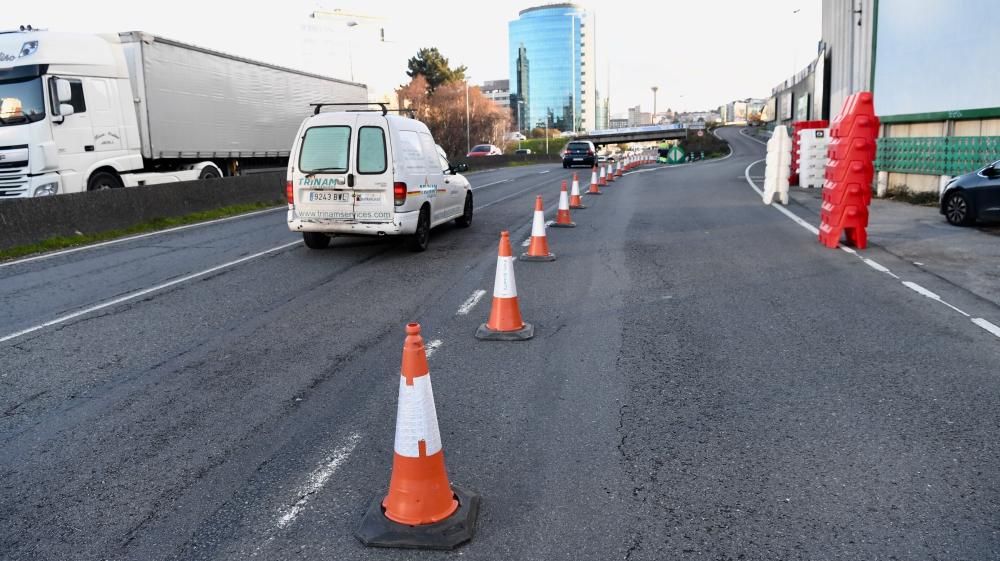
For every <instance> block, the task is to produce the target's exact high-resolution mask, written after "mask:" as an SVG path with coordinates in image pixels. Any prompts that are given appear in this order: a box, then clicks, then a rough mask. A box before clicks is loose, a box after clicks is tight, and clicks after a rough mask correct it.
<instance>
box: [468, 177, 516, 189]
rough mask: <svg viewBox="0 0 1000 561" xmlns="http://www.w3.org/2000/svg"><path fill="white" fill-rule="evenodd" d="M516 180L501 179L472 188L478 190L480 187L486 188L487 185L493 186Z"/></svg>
mask: <svg viewBox="0 0 1000 561" xmlns="http://www.w3.org/2000/svg"><path fill="white" fill-rule="evenodd" d="M511 181H514V180H513V179H501V180H500V181H494V182H493V183H487V184H486V185H477V186H475V187H473V188H472V190H473V191H478V190H480V189H485V188H487V187H492V186H494V185H500V184H501V183H510V182H511Z"/></svg>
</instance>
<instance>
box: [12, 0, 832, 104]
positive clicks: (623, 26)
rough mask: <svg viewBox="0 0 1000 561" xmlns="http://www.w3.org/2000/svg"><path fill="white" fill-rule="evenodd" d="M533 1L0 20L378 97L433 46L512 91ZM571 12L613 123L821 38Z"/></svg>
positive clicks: (736, 17) (747, 8)
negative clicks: (250, 64)
mask: <svg viewBox="0 0 1000 561" xmlns="http://www.w3.org/2000/svg"><path fill="white" fill-rule="evenodd" d="M541 3H543V2H519V3H507V2H502V3H476V4H453V3H450V2H440V1H430V2H426V3H424V4H423V5H422V7H421V9H419V10H414V9H413V6H411V5H405V4H401V3H399V2H387V1H378V0H369V1H367V2H362V1H359V0H344V1H333V0H330V1H325V2H316V1H314V0H287V1H286V2H283V3H282V4H281V6H280V9H275V8H274V7H271V8H268V9H266V10H265V9H259V10H258V9H254V8H252V7H250V8H248V7H247V4H245V3H237V2H233V1H220V2H212V3H206V2H194V1H192V0H175V1H174V2H170V3H163V4H159V5H146V4H144V5H141V6H139V5H137V4H135V3H134V2H130V1H125V0H104V1H102V2H99V5H100V9H95V6H94V4H93V3H91V4H81V3H77V2H69V1H67V0H56V1H54V2H52V3H50V4H46V5H45V7H44V9H42V8H40V7H39V6H38V5H34V4H30V3H15V4H12V5H10V6H5V10H4V11H5V14H4V15H5V20H6V21H7V22H8V23H7V25H9V26H11V27H16V26H17V25H19V24H32V25H34V26H36V27H42V28H48V29H52V30H54V31H88V32H118V31H127V30H142V31H147V32H150V33H153V34H156V35H162V36H165V37H170V38H173V39H177V40H180V41H184V42H190V43H193V44H196V45H198V46H203V47H206V48H211V49H216V50H220V51H224V52H227V53H232V54H235V55H239V56H242V57H246V58H251V59H257V60H262V61H265V62H269V63H273V64H279V65H283V66H289V67H292V68H297V69H302V70H307V71H311V72H317V73H320V74H325V75H330V76H334V77H338V78H344V79H350V78H351V75H352V74H353V75H354V77H355V80H357V81H363V82H365V83H367V84H369V86H370V90H371V92H372V93H373V94H380V93H386V92H389V91H391V90H392V89H393V88H395V87H396V86H399V85H401V84H403V83H405V82H406V81H407V80H408V79H407V77H406V74H405V69H406V60H407V59H408V58H409V57H411V56H413V55H414V54H415V53H416V52H417V50H418V49H419V48H421V47H431V46H435V47H438V48H439V49H440V50H441V52H442V53H443V54H444V55H445V56H446V57H448V58H449V59H450V61H451V63H452V65H455V66H457V65H466V66H467V67H468V75H469V76H470V77H471V81H472V83H474V84H481V83H483V82H485V81H488V80H507V79H509V80H511V81H512V82H513V81H514V80H515V79H516V77H515V76H510V75H509V74H510V71H509V61H508V45H507V24H508V22H509V21H511V20H513V19H515V18H516V17H517V13H518V11H519V10H522V9H525V8H529V7H532V6H536V5H539V4H541ZM578 4H581V5H582V6H584V7H585V8H586V9H588V10H590V11H592V12H593V13H594V15H595V18H596V20H595V29H596V42H597V44H596V58H597V64H596V72H597V84H596V86H597V90H598V91H599V93H600V96H601V97H602V98H603V97H604V96H607V95H609V94H610V98H611V107H610V111H611V114H612V115H623V114H626V113H627V109H628V108H629V107H634V106H636V105H642V106H643V107H647V108H651V107H652V103H653V101H652V93H651V92H650V89H649V88H650V85H654V84H655V85H658V86H659V87H660V90H659V94H658V102H657V105H658V108H668V107H669V108H672V109H674V110H675V111H683V110H692V111H693V110H704V109H711V108H713V107H718V106H719V105H722V104H724V103H728V102H730V101H732V100H733V99H739V98H746V97H766V96H767V95H768V94H769V93H770V90H771V87H773V86H774V85H775V84H776V83H778V82H780V81H782V80H784V79H785V78H787V77H788V76H790V75H792V74H793V72H794V71H797V70H799V69H801V68H803V67H805V66H806V64H808V63H809V62H810V61H811V60H812V59H813V58H815V56H816V46H817V42H818V41H819V36H820V0H748V1H740V2H737V1H735V0H703V1H701V2H689V3H670V4H664V3H659V2H648V1H639V2H631V3H628V4H627V7H628V9H620V6H622V5H623V4H622V3H615V2H609V1H600V0H591V1H584V2H578ZM335 9H341V10H343V11H345V12H348V13H352V14H359V15H364V16H376V17H378V18H380V19H356V21H357V22H358V23H359V25H354V26H347V25H343V24H341V23H339V22H336V21H322V20H317V19H311V18H310V17H309V16H310V14H312V13H313V12H315V11H326V12H330V11H333V10H335ZM192 14H197V17H192ZM382 29H384V30H385V37H384V38H385V41H384V42H383V40H382V36H381V30H382ZM348 52H350V56H348ZM609 70H610V72H609ZM609 85H610V92H609V91H607V90H608V89H609V87H608V86H609Z"/></svg>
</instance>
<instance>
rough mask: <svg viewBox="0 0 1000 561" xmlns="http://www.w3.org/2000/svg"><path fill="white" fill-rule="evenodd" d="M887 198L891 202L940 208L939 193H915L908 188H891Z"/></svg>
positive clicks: (886, 195) (886, 194)
mask: <svg viewBox="0 0 1000 561" xmlns="http://www.w3.org/2000/svg"><path fill="white" fill-rule="evenodd" d="M885 198H886V199H889V200H891V201H899V202H901V203H910V204H911V205H918V206H933V207H936V206H938V194H937V193H928V192H915V191H911V190H910V188H909V187H906V186H900V187H890V188H889V189H888V190H887V191H886V193H885Z"/></svg>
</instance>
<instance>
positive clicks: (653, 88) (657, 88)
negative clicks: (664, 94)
mask: <svg viewBox="0 0 1000 561" xmlns="http://www.w3.org/2000/svg"><path fill="white" fill-rule="evenodd" d="M649 89H651V90H653V113H652V114H651V115H650V116H649V124H651V125H655V124H656V92H657V90H659V89H660V86H653V87H651V88H649Z"/></svg>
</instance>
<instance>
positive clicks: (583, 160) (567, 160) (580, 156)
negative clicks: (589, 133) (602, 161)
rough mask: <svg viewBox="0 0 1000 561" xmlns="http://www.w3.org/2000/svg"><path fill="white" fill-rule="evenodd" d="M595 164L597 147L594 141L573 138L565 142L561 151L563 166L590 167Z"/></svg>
mask: <svg viewBox="0 0 1000 561" xmlns="http://www.w3.org/2000/svg"><path fill="white" fill-rule="evenodd" d="M596 165H597V149H596V148H594V143H593V142H590V141H587V140H574V141H573V142H569V143H567V144H566V149H565V151H563V167H564V168H571V167H573V166H586V167H588V168H592V167H594V166H596Z"/></svg>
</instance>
